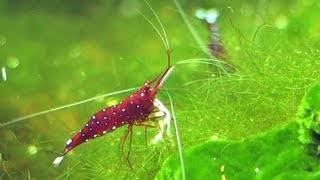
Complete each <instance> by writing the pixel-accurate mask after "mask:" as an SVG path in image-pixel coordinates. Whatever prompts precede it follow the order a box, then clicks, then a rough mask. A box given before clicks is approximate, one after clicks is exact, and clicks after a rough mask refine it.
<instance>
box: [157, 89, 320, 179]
mask: <svg viewBox="0 0 320 180" xmlns="http://www.w3.org/2000/svg"><path fill="white" fill-rule="evenodd" d="M319 112H320V85H319V84H316V85H315V86H313V87H312V88H311V89H310V90H309V91H308V92H307V93H306V95H305V97H304V98H303V101H302V105H301V107H300V111H299V113H298V120H295V121H291V122H289V123H288V124H287V125H285V126H284V127H281V128H278V129H273V130H269V131H267V132H264V133H260V134H258V135H255V136H251V137H249V138H247V139H245V140H243V141H227V140H218V141H208V142H205V143H203V144H200V145H197V146H194V147H192V148H190V149H188V150H186V151H185V152H184V154H183V157H184V162H185V172H186V179H204V178H205V179H220V178H222V176H224V177H226V178H227V179H270V178H273V179H299V178H303V179H319V178H320V167H319V157H318V155H319V152H320V150H319V145H320V143H319V142H320V140H319V138H318V137H319V134H320V126H319ZM221 168H223V170H222V169H221ZM156 179H181V169H180V164H179V159H178V156H177V155H174V156H171V157H169V158H168V159H167V160H166V161H165V162H164V165H163V167H162V169H161V170H160V171H159V172H158V174H157V176H156Z"/></svg>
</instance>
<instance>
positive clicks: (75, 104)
mask: <svg viewBox="0 0 320 180" xmlns="http://www.w3.org/2000/svg"><path fill="white" fill-rule="evenodd" d="M136 89H138V88H137V87H135V88H130V89H125V90H120V91H116V92H113V93H107V94H104V95H101V96H96V97H93V98H89V99H85V100H82V101H78V102H75V103H71V104H66V105H63V106H59V107H55V108H51V109H48V110H44V111H40V112H37V113H33V114H30V115H26V116H23V117H18V118H15V119H11V120H9V121H8V122H5V123H1V122H0V127H4V126H7V125H10V124H13V123H17V122H20V121H25V120H27V119H30V118H33V117H36V116H41V115H44V114H47V113H51V112H54V111H59V110H62V109H66V108H69V107H73V106H77V105H80V104H84V103H87V102H91V101H94V100H97V99H101V98H105V97H108V96H113V95H116V94H121V93H125V92H130V91H133V90H136Z"/></svg>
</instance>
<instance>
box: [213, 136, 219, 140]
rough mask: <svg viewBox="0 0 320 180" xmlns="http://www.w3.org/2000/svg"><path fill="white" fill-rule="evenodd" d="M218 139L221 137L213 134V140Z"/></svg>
mask: <svg viewBox="0 0 320 180" xmlns="http://www.w3.org/2000/svg"><path fill="white" fill-rule="evenodd" d="M218 139H219V137H218V136H217V135H213V136H211V140H212V141H217V140H218Z"/></svg>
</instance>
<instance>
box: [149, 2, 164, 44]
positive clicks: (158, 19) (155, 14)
mask: <svg viewBox="0 0 320 180" xmlns="http://www.w3.org/2000/svg"><path fill="white" fill-rule="evenodd" d="M145 2H146V4H147V5H148V6H149V8H150V10H151V11H152V13H153V14H154V16H155V17H156V18H157V21H158V22H159V24H160V27H161V30H162V32H163V36H164V39H165V42H166V48H167V49H169V48H170V47H169V41H168V37H167V33H166V31H165V30H164V28H163V25H162V22H161V20H160V18H159V16H158V15H157V13H156V12H155V11H154V9H153V8H152V7H151V5H150V4H149V3H148V1H147V0H145Z"/></svg>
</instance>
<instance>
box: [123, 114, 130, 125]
mask: <svg viewBox="0 0 320 180" xmlns="http://www.w3.org/2000/svg"><path fill="white" fill-rule="evenodd" d="M129 118H130V116H127V119H129ZM122 124H123V123H122Z"/></svg>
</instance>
